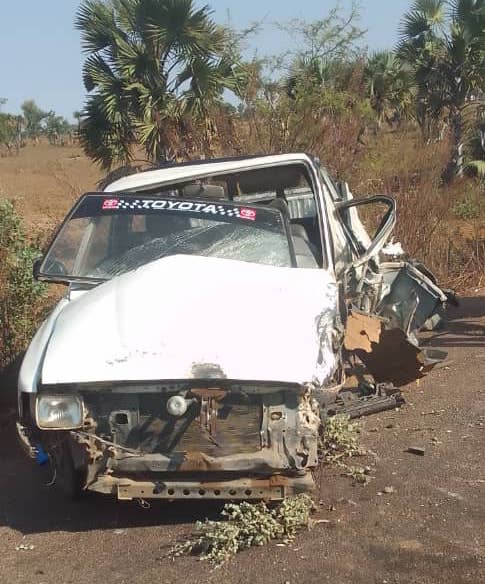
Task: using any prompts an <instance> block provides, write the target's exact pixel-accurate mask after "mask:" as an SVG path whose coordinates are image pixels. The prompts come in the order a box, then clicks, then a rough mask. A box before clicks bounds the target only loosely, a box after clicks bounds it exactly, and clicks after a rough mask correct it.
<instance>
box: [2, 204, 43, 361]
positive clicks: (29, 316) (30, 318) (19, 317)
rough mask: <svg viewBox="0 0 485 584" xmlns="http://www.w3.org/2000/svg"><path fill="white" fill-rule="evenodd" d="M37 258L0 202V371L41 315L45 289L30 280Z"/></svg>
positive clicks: (6, 206) (13, 215)
mask: <svg viewBox="0 0 485 584" xmlns="http://www.w3.org/2000/svg"><path fill="white" fill-rule="evenodd" d="M39 255H40V251H39V249H38V247H37V246H36V245H35V244H33V243H31V242H30V241H28V239H27V236H26V233H25V230H24V228H23V226H22V221H21V218H20V216H19V215H18V214H17V213H16V211H15V209H14V207H13V205H12V203H11V202H10V201H8V200H6V199H0V371H1V370H3V369H5V368H6V367H7V366H8V365H10V364H11V363H12V362H13V361H14V359H15V358H16V357H17V356H18V354H19V353H20V352H21V351H22V350H23V349H24V348H25V346H26V344H27V343H28V341H29V340H30V338H31V336H32V334H33V332H34V330H35V328H36V326H37V324H38V322H39V319H40V317H41V315H42V313H43V312H44V308H45V302H44V298H45V297H46V286H45V285H44V284H41V283H39V282H36V281H35V280H34V279H33V278H32V264H33V262H34V260H35V259H36V258H37V257H38V256H39Z"/></svg>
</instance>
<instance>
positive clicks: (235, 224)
mask: <svg viewBox="0 0 485 584" xmlns="http://www.w3.org/2000/svg"><path fill="white" fill-rule="evenodd" d="M289 241H290V240H289V237H288V231H287V228H286V225H285V220H284V219H283V215H282V214H281V212H280V211H279V210H278V209H272V208H270V207H269V208H268V207H260V206H252V207H248V206H245V205H239V204H236V203H229V204H227V203H225V202H224V203H222V202H218V201H216V202H211V201H201V200H195V199H187V198H183V199H179V198H170V197H167V198H159V197H154V198H144V197H140V196H138V197H136V196H133V195H107V194H89V195H85V196H84V197H82V198H81V199H80V201H79V202H78V204H77V205H76V207H75V208H74V210H73V211H72V212H71V215H70V216H69V217H68V219H67V220H66V221H65V223H64V225H63V226H62V228H61V230H60V231H59V233H58V234H57V236H56V238H55V239H54V241H53V243H52V244H51V246H50V248H49V250H48V252H47V254H46V256H45V258H44V260H43V262H42V264H41V266H40V275H41V276H45V277H49V278H53V279H59V280H71V279H74V280H108V279H110V278H113V277H115V276H118V275H120V274H123V273H125V272H128V271H131V270H134V269H136V268H139V267H140V266H142V265H144V264H147V263H149V262H152V261H154V260H157V259H160V258H163V257H167V256H171V255H177V254H188V255H198V256H209V257H216V258H224V259H232V260H240V261H246V262H253V263H257V264H266V265H272V266H283V267H284V266H286V267H289V266H291V265H292V260H291V251H290V243H289Z"/></svg>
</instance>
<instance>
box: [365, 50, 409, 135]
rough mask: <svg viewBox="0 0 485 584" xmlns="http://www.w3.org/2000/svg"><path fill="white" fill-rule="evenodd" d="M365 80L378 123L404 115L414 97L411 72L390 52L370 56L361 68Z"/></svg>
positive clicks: (397, 118) (395, 119)
mask: <svg viewBox="0 0 485 584" xmlns="http://www.w3.org/2000/svg"><path fill="white" fill-rule="evenodd" d="M364 82H365V85H366V90H367V95H368V96H369V98H370V101H371V105H372V108H373V110H374V111H375V112H376V115H377V123H378V126H380V125H381V124H382V122H383V120H384V119H385V118H387V120H388V121H398V122H399V121H400V120H401V119H402V118H403V117H404V116H405V115H406V113H407V111H408V110H409V106H410V103H411V99H412V96H413V82H412V76H411V71H410V69H409V67H407V66H406V64H404V63H403V62H402V61H400V60H399V59H398V57H397V55H396V54H395V53H394V52H393V51H379V52H376V53H374V54H373V55H371V57H370V58H369V59H368V60H367V62H366V64H365V67H364Z"/></svg>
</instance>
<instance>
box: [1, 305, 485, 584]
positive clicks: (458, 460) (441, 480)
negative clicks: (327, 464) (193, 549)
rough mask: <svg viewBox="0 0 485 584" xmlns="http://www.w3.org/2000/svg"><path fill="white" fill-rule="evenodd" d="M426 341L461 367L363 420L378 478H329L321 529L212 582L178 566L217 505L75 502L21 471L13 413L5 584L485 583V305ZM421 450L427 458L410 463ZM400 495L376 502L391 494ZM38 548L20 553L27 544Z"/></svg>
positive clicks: (26, 467)
mask: <svg viewBox="0 0 485 584" xmlns="http://www.w3.org/2000/svg"><path fill="white" fill-rule="evenodd" d="M451 316H452V320H451V321H450V324H449V330H448V331H447V332H445V333H440V334H438V335H434V336H433V338H432V339H430V340H429V342H430V344H431V345H432V346H435V347H439V348H445V349H446V350H448V351H449V354H450V359H452V361H453V363H452V364H451V365H450V366H449V368H442V369H439V370H435V371H434V372H433V373H432V374H431V375H429V376H428V378H426V379H425V380H424V381H422V382H421V383H420V384H419V385H417V384H412V385H410V386H408V387H407V388H406V392H405V395H406V399H407V405H406V406H405V407H404V408H402V410H400V411H398V412H396V411H392V412H386V413H383V414H380V415H377V416H373V417H369V418H367V419H365V420H364V421H363V422H362V424H361V427H362V431H361V436H362V443H363V444H364V445H365V446H366V447H367V448H368V449H370V450H371V451H372V453H373V454H371V455H369V457H367V460H366V461H360V460H359V461H357V462H359V463H360V462H362V463H365V464H370V465H371V466H372V468H373V475H374V477H375V478H373V480H372V481H371V482H370V483H369V485H367V486H365V487H360V486H352V485H351V482H350V479H348V478H347V477H342V476H340V475H339V473H338V472H337V471H336V470H329V469H326V470H324V471H323V472H322V473H321V476H320V487H319V488H320V493H319V497H318V500H319V501H320V507H319V512H318V515H317V518H321V519H328V520H330V523H321V524H318V525H316V526H315V527H314V529H313V530H312V531H310V532H305V533H303V534H302V535H301V536H299V537H298V539H297V540H296V541H295V542H294V543H293V544H292V545H290V546H288V547H279V546H276V545H270V546H266V547H264V548H260V549H254V550H249V551H247V552H245V553H242V554H240V555H239V556H238V557H237V558H236V559H235V560H234V561H232V562H231V563H230V564H228V565H226V566H224V567H222V568H221V569H218V570H215V571H211V569H210V567H209V566H208V565H207V564H206V563H205V562H199V561H198V560H197V559H195V558H179V559H177V560H176V561H172V560H170V559H169V558H168V549H169V548H170V546H171V545H172V544H173V542H174V541H176V540H177V538H181V537H183V536H184V535H186V534H188V533H189V532H190V529H191V526H192V524H193V522H194V521H195V520H196V519H200V518H203V517H205V516H207V515H214V514H216V513H217V507H214V506H212V507H211V506H207V504H201V503H200V504H189V503H183V504H175V503H172V504H157V505H154V506H153V508H152V509H150V510H148V511H146V510H143V509H141V508H139V507H138V506H137V505H136V504H135V503H123V504H120V503H116V502H114V501H111V500H109V499H105V498H101V497H97V496H92V497H91V496H90V497H88V498H87V499H86V500H85V501H83V502H82V503H78V504H72V503H67V502H65V501H64V500H63V498H62V497H61V496H60V495H59V494H58V493H57V491H56V490H55V488H49V487H46V486H45V484H46V483H47V482H48V480H49V477H48V476H47V473H46V472H45V471H43V470H42V469H39V468H37V467H35V466H32V464H31V463H30V462H29V461H26V460H23V458H22V457H21V454H20V452H19V450H18V448H17V446H16V443H15V440H14V437H13V420H14V412H13V411H11V412H10V413H9V411H8V410H7V409H6V406H4V407H3V410H2V417H0V462H1V465H2V466H1V470H0V583H1V584H4V583H5V584H17V583H27V582H28V583H33V584H51V583H52V584H54V583H55V584H68V583H73V584H80V583H88V582H89V583H92V582H102V583H106V584H111V583H117V584H123V583H126V584H128V583H130V584H132V583H133V584H136V583H141V582H143V583H144V584H148V583H152V582H153V583H157V584H162V583H167V584H168V583H172V582H191V583H194V584H196V583H212V582H213V583H222V582H224V583H225V584H230V583H250V582H251V583H259V582H265V583H269V584H272V583H281V584H283V583H285V582H290V583H292V584H293V583H294V582H295V583H296V582H298V583H312V582H315V583H317V582H318V583H319V584H320V583H322V582H327V581H329V582H332V583H333V584H341V583H342V584H347V583H353V584H355V583H372V584H374V583H380V584H384V583H388V584H404V583H406V584H407V583H416V584H427V583H435V582H436V583H438V582H439V583H442V584H444V583H450V584H461V583H470V584H479V583H485V482H484V481H485V459H484V447H485V297H481V298H469V299H465V300H464V301H463V304H462V307H461V308H460V309H459V311H456V312H455V313H454V314H452V315H451ZM409 446H420V447H424V448H425V456H415V455H413V454H409V453H407V452H405V450H406V449H407V448H408V447H409ZM386 486H390V487H393V488H394V489H395V492H394V493H390V494H379V493H381V492H382V490H383V489H384V488H385V487H386ZM22 543H23V544H26V545H27V546H29V545H33V546H34V549H28V550H19V551H16V549H15V548H16V547H17V546H19V545H20V544H22Z"/></svg>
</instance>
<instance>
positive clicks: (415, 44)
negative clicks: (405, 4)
mask: <svg viewBox="0 0 485 584" xmlns="http://www.w3.org/2000/svg"><path fill="white" fill-rule="evenodd" d="M398 52H399V55H400V57H401V59H402V60H404V61H405V62H407V63H408V64H409V65H410V66H411V67H412V68H413V74H414V78H415V82H416V85H417V87H418V91H417V102H416V105H417V112H418V121H419V122H420V125H421V127H422V129H427V128H429V124H430V123H432V122H433V121H436V120H438V119H439V118H440V117H441V116H442V115H443V114H446V116H447V119H448V121H449V124H450V127H451V129H452V135H453V143H454V148H453V154H452V158H451V161H450V163H449V166H448V169H447V171H446V173H445V174H446V176H447V177H448V178H451V177H452V176H454V175H457V174H458V175H459V174H461V173H462V172H463V169H464V156H463V154H464V143H463V137H464V116H463V113H464V108H465V107H466V105H467V104H468V103H469V102H470V100H472V99H473V98H474V97H475V96H476V95H477V93H479V92H480V91H483V87H484V84H485V0H416V1H415V3H414V4H413V7H412V9H411V11H410V12H408V13H407V14H406V15H405V16H404V18H403V21H402V25H401V43H400V46H399V47H398Z"/></svg>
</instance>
